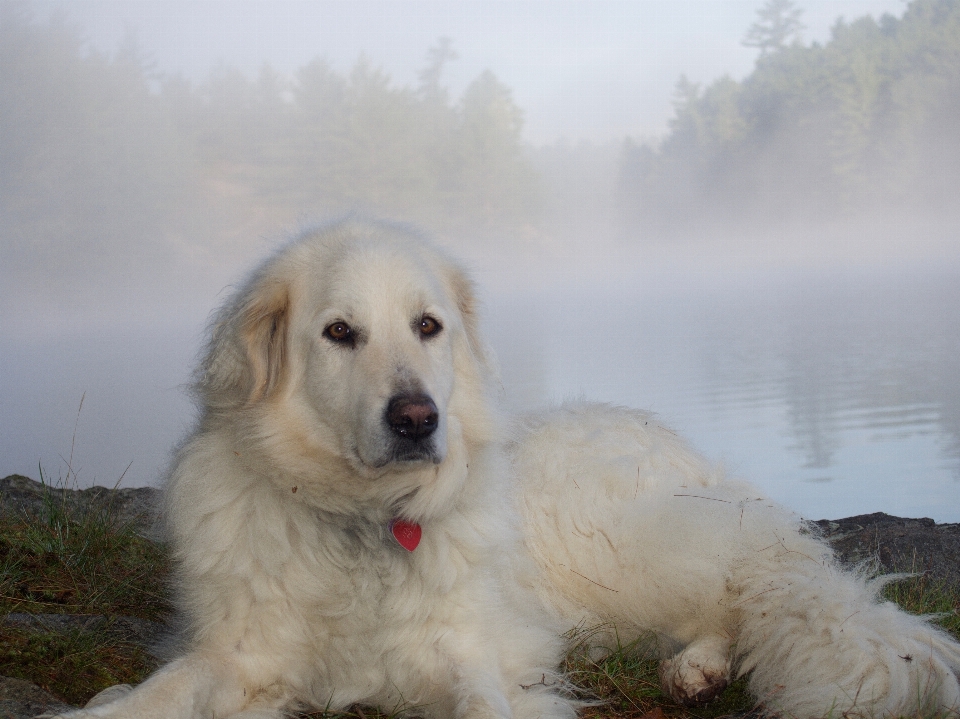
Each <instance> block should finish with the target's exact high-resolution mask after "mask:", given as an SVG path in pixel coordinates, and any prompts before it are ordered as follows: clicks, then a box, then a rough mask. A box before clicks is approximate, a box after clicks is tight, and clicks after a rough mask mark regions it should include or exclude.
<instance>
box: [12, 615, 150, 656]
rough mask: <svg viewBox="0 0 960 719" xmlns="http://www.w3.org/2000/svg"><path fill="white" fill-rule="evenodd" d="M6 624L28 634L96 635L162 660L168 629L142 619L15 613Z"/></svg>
mask: <svg viewBox="0 0 960 719" xmlns="http://www.w3.org/2000/svg"><path fill="white" fill-rule="evenodd" d="M3 623H4V624H6V625H8V626H12V627H16V628H17V629H22V630H26V631H36V632H57V633H60V634H69V633H71V632H77V631H79V632H93V633H96V634H98V635H101V636H106V637H109V638H110V639H112V640H114V641H117V642H124V643H126V644H136V645H137V646H140V647H143V648H144V649H145V650H146V651H147V653H149V654H150V655H151V656H153V657H155V658H156V657H158V656H159V653H158V651H157V649H156V648H157V647H158V646H160V645H161V644H162V642H163V641H165V640H166V637H167V628H166V627H165V626H164V625H163V624H159V623H157V622H151V621H148V620H146V619H140V618H139V617H103V616H97V615H90V614H28V613H26V612H13V613H11V614H8V615H7V616H6V617H4V619H3Z"/></svg>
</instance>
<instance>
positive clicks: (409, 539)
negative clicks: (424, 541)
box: [390, 519, 423, 552]
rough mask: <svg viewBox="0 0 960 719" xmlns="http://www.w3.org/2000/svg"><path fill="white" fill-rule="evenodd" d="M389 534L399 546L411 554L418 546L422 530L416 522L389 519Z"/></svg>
mask: <svg viewBox="0 0 960 719" xmlns="http://www.w3.org/2000/svg"><path fill="white" fill-rule="evenodd" d="M390 532H391V534H393V536H394V538H395V539H396V540H397V541H398V542H399V543H400V546H401V547H403V548H404V549H406V550H407V551H408V552H412V551H413V550H414V549H416V548H417V545H418V544H420V536H421V535H422V534H423V530H422V529H421V528H420V525H419V524H417V523H416V522H408V521H407V520H405V519H391V520H390Z"/></svg>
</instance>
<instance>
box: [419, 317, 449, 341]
mask: <svg viewBox="0 0 960 719" xmlns="http://www.w3.org/2000/svg"><path fill="white" fill-rule="evenodd" d="M417 329H419V330H420V334H421V335H423V336H424V337H430V336H431V335H435V334H437V332H439V331H440V330H442V329H443V327H442V326H441V325H440V323H439V322H437V321H436V320H435V319H433V317H431V316H430V315H424V316H423V317H421V318H420V324H419V325H417Z"/></svg>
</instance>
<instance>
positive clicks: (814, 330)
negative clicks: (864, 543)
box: [0, 0, 960, 521]
mask: <svg viewBox="0 0 960 719" xmlns="http://www.w3.org/2000/svg"><path fill="white" fill-rule="evenodd" d="M795 6H796V8H797V9H800V10H802V11H803V13H802V15H800V19H801V23H800V24H797V25H795V26H790V25H789V24H788V25H787V26H786V29H785V30H784V31H783V32H780V33H779V34H778V32H779V31H776V28H775V27H774V26H772V25H770V24H769V23H767V22H766V21H765V20H764V16H763V15H762V13H758V10H762V9H763V8H764V3H762V2H730V1H727V0H713V1H710V0H702V1H697V2H694V1H691V2H670V3H668V2H644V3H613V2H610V3H606V2H603V3H587V2H561V3H539V2H529V3H527V2H516V3H513V2H509V3H503V2H465V3H446V2H433V3H392V2H381V3H369V2H362V3H331V2H323V3H297V2H289V3H269V4H268V3H256V2H243V3H240V2H238V3H150V2H144V3H120V2H115V3H110V2H79V3H69V4H62V5H61V4H55V3H46V2H7V1H2V2H0V217H2V220H3V221H2V223H0V306H2V308H3V309H2V311H0V360H2V364H0V476H5V475H6V474H9V473H13V472H18V473H22V474H26V475H28V476H32V477H35V478H39V471H40V469H39V467H42V468H43V472H44V474H45V476H47V477H50V478H53V479H56V478H61V479H69V481H72V482H76V483H77V484H78V485H80V486H86V485H89V484H93V483H97V484H107V485H112V484H114V483H115V482H117V481H118V480H119V479H120V477H121V476H122V477H123V480H122V481H123V484H124V485H127V486H137V485H143V484H157V483H158V482H159V481H160V479H161V477H162V473H163V468H164V466H165V463H166V462H167V459H168V457H169V456H170V450H171V447H172V446H173V445H174V444H175V443H176V442H177V441H178V439H179V438H181V437H182V436H183V434H184V433H185V432H186V431H187V430H188V428H189V426H190V424H191V422H192V417H193V414H192V408H191V406H190V403H189V402H188V400H187V399H186V394H185V392H184V388H185V386H186V384H187V383H188V382H189V378H190V371H191V367H192V365H193V362H194V361H195V356H196V353H197V348H198V347H199V346H200V342H201V338H202V336H203V331H204V325H205V323H206V321H207V317H208V316H209V313H210V312H211V310H212V309H213V308H215V307H216V306H217V305H218V304H219V303H220V302H222V301H223V299H224V298H225V296H226V295H227V294H229V292H230V288H231V286H232V285H233V284H234V283H236V282H237V281H238V280H239V279H240V278H242V276H243V274H244V273H245V272H247V271H249V268H250V267H251V266H252V265H253V264H254V263H255V262H256V261H257V260H259V259H260V258H262V257H263V256H265V255H266V254H268V253H269V252H271V251H273V250H275V249H276V248H277V247H279V246H280V245H282V244H283V243H284V242H287V241H288V240H289V239H290V238H291V237H293V236H295V235H296V234H297V233H298V232H300V231H301V230H302V229H304V228H307V227H311V226H313V225H315V224H317V223H321V222H324V221H327V220H329V219H331V218H335V217H338V216H342V215H343V214H344V213H355V212H359V213H362V214H368V215H374V216H381V217H389V218H392V219H398V220H403V221H408V222H411V223H414V224H416V225H418V226H420V227H422V228H424V229H425V231H426V232H428V233H429V234H430V235H432V236H433V237H434V238H436V240H437V241H438V242H439V243H440V244H443V245H445V246H447V247H449V248H450V249H451V250H453V251H454V252H455V253H456V254H458V255H459V256H461V257H463V258H464V259H465V261H466V262H467V264H468V265H469V266H471V267H472V268H473V270H474V273H475V276H476V278H477V280H478V283H479V287H480V291H481V295H482V298H483V300H484V307H485V326H486V328H487V334H488V337H489V339H490V341H491V343H492V345H493V346H494V348H495V350H496V351H497V352H498V354H499V356H500V358H501V365H502V369H503V386H504V397H503V399H504V402H505V403H506V404H507V405H508V406H509V407H511V408H512V409H518V410H522V409H529V408H533V407H538V406H543V405H546V404H549V403H552V402H557V401H562V400H564V399H566V398H570V397H576V396H586V397H590V398H596V399H601V400H604V401H610V402H617V403H622V404H629V405H637V406H644V407H648V408H651V409H654V410H655V411H657V412H659V413H660V414H661V415H662V416H663V417H664V419H665V421H667V422H668V424H670V425H671V426H673V427H675V428H676V429H677V430H678V431H680V432H681V433H683V434H684V435H686V436H688V437H690V438H691V440H692V441H693V443H694V444H695V445H696V446H698V447H699V448H700V449H701V450H703V451H704V452H706V453H707V455H708V456H709V457H711V458H712V459H715V460H717V461H723V462H724V463H725V464H726V465H727V466H728V467H729V468H730V470H731V471H732V472H734V473H736V474H739V475H741V476H744V477H746V478H748V479H751V480H753V481H755V482H758V483H759V484H761V486H762V487H763V488H764V489H765V490H767V491H769V492H770V493H771V494H773V496H775V497H776V498H778V499H780V500H782V501H785V502H787V503H789V504H790V505H791V506H793V507H795V508H796V509H797V510H798V511H801V512H802V513H804V515H805V516H816V517H817V518H819V517H823V516H840V515H841V514H844V515H850V514H857V513H862V512H869V511H887V512H890V513H900V514H905V515H911V516H921V515H925V516H933V517H934V518H936V519H938V520H940V521H960V393H958V391H957V387H958V386H960V382H958V380H960V359H958V358H960V290H958V288H960V282H958V280H960V241H958V240H960V208H958V201H957V198H958V197H960V122H958V120H957V118H958V117H960V57H958V55H957V53H956V48H957V47H960V3H958V2H956V0H914V2H911V3H902V2H899V0H894V1H882V0H877V1H876V2H871V1H868V0H863V1H860V2H852V1H851V2H797V3H795ZM401 8H402V9H401ZM840 15H843V16H844V19H843V20H838V17H839V16H840ZM781 29H783V28H781ZM744 41H745V42H744ZM81 402H82V406H81Z"/></svg>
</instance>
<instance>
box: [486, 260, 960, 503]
mask: <svg viewBox="0 0 960 719" xmlns="http://www.w3.org/2000/svg"><path fill="white" fill-rule="evenodd" d="M958 280H960V275H958V274H957V273H955V272H949V271H945V270H939V271H926V272H917V273H913V274H909V273H904V272H900V273H889V272H888V273H875V274H868V273H859V274H858V273H849V272H848V273H842V274H833V275H824V274H819V275H816V274H806V275H804V274H792V275H780V276H777V277H773V278H771V277H769V276H764V277H759V276H758V277H747V278H740V279H739V281H737V282H733V283H727V284H726V285H725V286H723V287H722V288H714V289H697V288H690V287H689V286H685V287H683V288H682V289H680V288H679V285H678V286H677V287H678V288H677V289H676V290H674V291H673V292H672V293H670V292H667V293H666V294H665V292H664V288H663V284H662V283H660V284H658V285H656V286H655V287H652V288H651V287H649V286H645V285H644V284H643V283H637V284H638V286H639V287H640V289H637V290H624V289H623V288H622V287H621V288H619V289H617V288H613V289H608V290H607V291H592V292H583V291H571V290H570V287H569V286H564V285H563V283H560V284H559V285H558V287H557V288H555V290H554V291H553V293H552V294H551V293H549V292H548V293H546V294H543V295H541V296H539V297H530V296H514V297H509V298H503V297H500V298H499V299H492V300H491V301H490V304H491V306H492V307H491V309H492V314H493V315H494V316H495V317H501V318H502V317H505V316H507V315H508V314H509V315H510V316H511V317H512V318H513V320H512V323H513V326H514V327H516V328H518V329H519V331H514V332H508V333H507V334H504V333H503V332H493V333H491V337H492V338H493V343H494V344H495V346H496V347H497V349H498V350H499V352H500V354H501V356H502V358H503V365H504V384H505V385H506V386H507V387H508V388H510V387H513V388H518V387H519V388H521V389H520V390H519V391H517V392H515V393H513V394H511V392H510V391H508V392H507V400H508V402H510V403H511V404H513V405H514V406H515V407H518V408H525V407H531V406H535V405H538V404H544V403H548V402H552V401H558V400H562V399H564V398H569V397H577V396H585V397H589V398H597V399H602V400H605V401H611V402H617V403H621V404H628V405H635V406H641V407H648V408H652V409H654V410H655V411H658V412H659V413H660V414H661V415H663V416H664V417H665V419H666V420H667V421H668V422H670V423H671V424H673V425H674V426H675V427H676V428H677V429H679V430H680V431H681V432H682V433H683V434H685V435H686V436H688V437H690V438H691V439H692V441H693V442H694V444H695V445H696V446H697V447H698V448H700V449H701V450H703V451H705V452H706V453H707V454H708V455H709V456H711V457H713V458H715V459H719V460H723V461H724V462H725V463H726V464H727V465H728V467H729V468H730V470H731V471H732V472H734V473H737V474H740V475H742V476H745V477H746V478H748V479H750V480H752V481H754V482H757V483H758V484H760V485H762V486H763V487H764V488H765V489H766V490H767V491H769V492H771V493H772V494H773V496H774V497H776V498H778V499H780V500H781V501H784V502H786V503H788V504H789V505H791V506H793V507H794V508H796V509H797V510H798V511H800V512H801V513H803V514H804V515H805V516H810V517H817V518H819V517H839V516H845V515H851V514H859V513H865V512H872V511H886V512H890V513H899V514H903V515H907V516H932V517H934V518H936V519H937V520H939V521H960V421H958V420H960V281H958ZM644 287H646V289H644ZM508 308H509V309H508ZM518 308H521V309H518ZM518 313H519V314H520V315H522V316H518ZM499 327H500V328H501V329H502V328H503V327H504V324H503V323H502V322H500V324H499ZM531 327H537V328H539V329H538V330H537V332H536V333H531V332H530V331H529V328H531ZM585 330H587V331H585Z"/></svg>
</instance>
